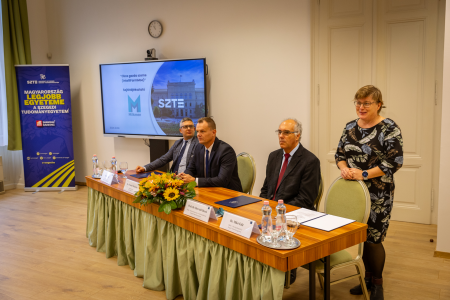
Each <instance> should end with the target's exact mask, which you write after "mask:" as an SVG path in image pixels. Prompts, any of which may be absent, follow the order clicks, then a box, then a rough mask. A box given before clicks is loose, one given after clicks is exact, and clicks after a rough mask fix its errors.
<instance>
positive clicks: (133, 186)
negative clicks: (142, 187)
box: [123, 179, 139, 195]
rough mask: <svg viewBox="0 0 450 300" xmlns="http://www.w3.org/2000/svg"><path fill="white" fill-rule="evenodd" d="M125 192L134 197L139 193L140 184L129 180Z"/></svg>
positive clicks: (126, 182)
mask: <svg viewBox="0 0 450 300" xmlns="http://www.w3.org/2000/svg"><path fill="white" fill-rule="evenodd" d="M123 190H124V191H125V192H127V193H130V194H132V195H134V194H136V193H137V192H138V191H139V182H136V181H133V180H130V179H127V181H125V186H124V187H123Z"/></svg>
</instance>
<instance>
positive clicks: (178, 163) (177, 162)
mask: <svg viewBox="0 0 450 300" xmlns="http://www.w3.org/2000/svg"><path fill="white" fill-rule="evenodd" d="M187 143H188V141H184V145H183V148H181V152H180V155H178V157H177V161H176V162H175V166H174V167H173V169H172V170H173V171H174V172H178V167H179V166H180V162H181V159H182V158H183V155H184V151H185V150H186V145H187Z"/></svg>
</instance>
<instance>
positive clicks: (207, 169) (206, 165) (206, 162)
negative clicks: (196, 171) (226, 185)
mask: <svg viewBox="0 0 450 300" xmlns="http://www.w3.org/2000/svg"><path fill="white" fill-rule="evenodd" d="M205 170H206V174H205V177H209V151H208V149H206V158H205Z"/></svg>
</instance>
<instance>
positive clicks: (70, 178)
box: [63, 171, 75, 187]
mask: <svg viewBox="0 0 450 300" xmlns="http://www.w3.org/2000/svg"><path fill="white" fill-rule="evenodd" d="M74 177H75V171H74V172H72V174H70V176H69V178H67V180H66V182H64V184H63V187H67V186H69V184H70V182H71V181H72V179H73V178H74Z"/></svg>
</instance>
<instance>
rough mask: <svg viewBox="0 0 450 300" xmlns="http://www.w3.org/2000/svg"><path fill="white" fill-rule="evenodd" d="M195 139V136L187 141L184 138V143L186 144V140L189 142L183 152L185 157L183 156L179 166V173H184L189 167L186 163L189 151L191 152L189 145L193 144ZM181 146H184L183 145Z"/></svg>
mask: <svg viewBox="0 0 450 300" xmlns="http://www.w3.org/2000/svg"><path fill="white" fill-rule="evenodd" d="M193 139H194V137H191V138H190V139H189V140H187V141H186V140H183V145H184V143H185V142H187V144H186V149H184V153H183V157H182V158H181V161H180V165H179V166H178V174H180V173H183V172H184V171H186V168H187V165H186V161H187V156H188V153H189V147H190V146H191V143H192V140H193ZM181 148H183V146H181ZM180 151H181V150H180Z"/></svg>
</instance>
